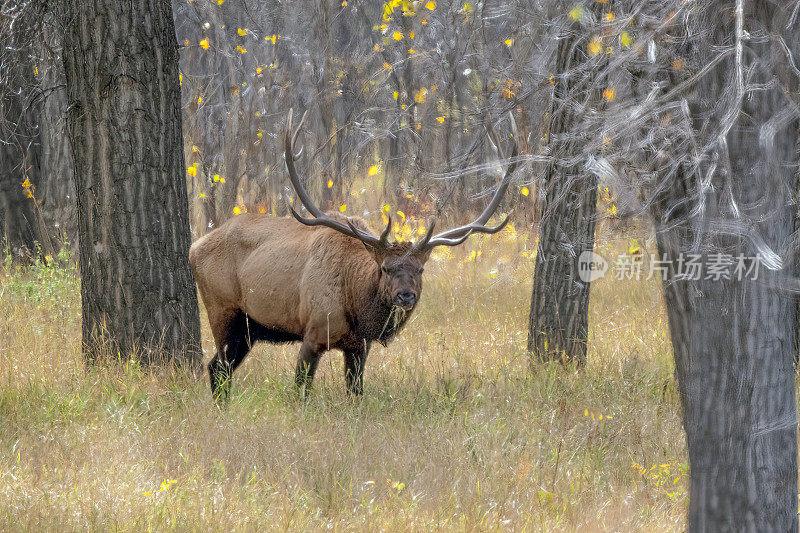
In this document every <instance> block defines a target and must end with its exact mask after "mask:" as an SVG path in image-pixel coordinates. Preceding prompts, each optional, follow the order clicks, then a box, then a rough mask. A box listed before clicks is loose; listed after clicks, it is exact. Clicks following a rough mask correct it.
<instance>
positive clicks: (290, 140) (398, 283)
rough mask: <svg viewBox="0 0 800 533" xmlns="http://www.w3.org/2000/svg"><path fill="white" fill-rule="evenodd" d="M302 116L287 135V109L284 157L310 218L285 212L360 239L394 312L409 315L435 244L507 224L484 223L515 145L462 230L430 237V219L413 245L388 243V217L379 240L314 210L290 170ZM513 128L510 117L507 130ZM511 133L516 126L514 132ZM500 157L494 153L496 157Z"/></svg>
mask: <svg viewBox="0 0 800 533" xmlns="http://www.w3.org/2000/svg"><path fill="white" fill-rule="evenodd" d="M306 115H307V112H306V114H304V115H303V118H302V119H301V120H300V124H299V125H298V126H297V129H296V130H295V131H294V133H293V132H292V110H290V111H289V117H288V119H287V121H286V131H285V136H284V157H285V159H286V169H287V171H288V172H289V180H290V181H291V182H292V187H293V188H294V190H295V192H296V193H297V197H298V198H299V199H300V202H301V203H302V204H303V206H305V208H306V210H307V211H308V212H309V213H310V214H311V215H312V218H305V217H303V216H301V215H300V214H298V213H297V211H295V210H294V208H293V207H292V206H291V205H290V206H289V209H290V210H291V212H292V215H293V216H294V218H296V219H297V220H298V221H299V222H301V223H302V224H305V225H307V226H326V227H328V228H331V229H334V230H336V231H338V232H340V233H343V234H345V235H347V236H349V237H352V238H354V239H358V240H359V241H361V242H362V243H363V244H364V246H365V247H366V249H367V251H369V253H370V254H371V255H372V257H373V259H374V260H375V262H376V263H377V265H378V267H379V273H378V294H379V297H380V298H381V300H383V301H384V302H385V303H386V304H388V305H391V306H393V307H395V308H399V309H402V310H403V311H406V312H409V311H411V310H413V309H414V307H415V306H416V304H417V302H418V301H419V298H420V295H421V293H422V272H423V270H424V265H425V262H426V261H427V260H428V258H430V255H431V252H432V251H433V249H434V248H435V247H437V246H457V245H459V244H461V243H463V242H464V241H466V240H467V238H468V237H469V236H470V235H472V234H475V233H489V234H493V233H497V232H498V231H501V230H502V229H503V228H504V227H505V226H506V224H507V223H508V220H509V217H508V216H507V217H506V218H505V219H504V220H503V221H502V222H501V223H500V224H499V225H497V226H493V227H492V226H486V223H487V222H488V221H489V219H490V218H491V217H492V215H494V213H495V211H497V208H498V206H499V205H500V201H501V200H502V198H503V195H504V194H505V192H506V190H507V189H508V185H509V184H510V183H511V175H512V174H513V173H514V170H515V169H516V166H517V162H516V160H515V159H516V156H517V145H516V142H515V143H514V145H513V148H512V152H511V162H510V164H509V166H508V168H507V169H506V172H505V175H504V176H503V180H502V182H501V183H500V186H499V187H498V188H497V190H496V191H495V193H494V195H493V196H492V199H491V201H490V202H489V205H487V206H486V209H484V210H483V212H482V213H481V214H480V216H479V217H478V218H476V219H475V220H474V221H473V222H470V223H469V224H466V225H464V226H459V227H457V228H453V229H451V230H448V231H444V232H442V233H438V234H436V235H434V234H433V230H434V227H435V220H434V221H431V223H430V224H429V226H428V231H427V232H426V234H425V236H424V237H423V238H422V239H421V240H420V241H418V242H416V243H411V242H394V243H390V242H389V240H388V239H389V233H390V231H391V227H392V218H391V216H390V217H388V222H387V224H386V228H384V230H383V232H382V233H381V236H380V237H374V236H373V235H370V234H369V233H367V232H365V231H363V230H362V229H360V228H358V227H356V225H355V224H354V223H353V221H352V220H350V219H349V218H344V217H339V216H338V214H337V215H328V214H326V213H324V212H323V211H322V210H321V209H320V208H319V207H317V206H316V205H315V204H314V202H313V201H312V200H311V197H310V195H309V194H308V191H307V190H306V188H305V186H304V185H303V183H302V181H301V180H300V178H299V177H298V175H297V169H296V168H295V165H294V163H295V161H296V160H297V159H298V158H299V157H300V153H301V152H302V149H301V150H300V152H297V153H295V150H294V145H295V142H296V141H297V137H298V135H299V133H300V129H301V128H302V126H303V122H305V119H306ZM513 126H515V124H514V123H513V118H512V127H513ZM513 129H514V130H516V128H515V127H514V128H513ZM489 138H490V141H491V142H492V144H493V145H494V146H495V147H497V143H496V142H494V140H492V134H491V131H489ZM498 155H499V154H498Z"/></svg>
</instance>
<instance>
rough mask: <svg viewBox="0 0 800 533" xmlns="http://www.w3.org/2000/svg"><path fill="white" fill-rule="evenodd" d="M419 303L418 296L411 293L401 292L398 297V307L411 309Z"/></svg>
mask: <svg viewBox="0 0 800 533" xmlns="http://www.w3.org/2000/svg"><path fill="white" fill-rule="evenodd" d="M415 303H417V295H416V294H414V293H413V292H411V291H405V292H401V293H400V294H398V295H397V305H400V306H403V307H410V306H412V305H414V304H415Z"/></svg>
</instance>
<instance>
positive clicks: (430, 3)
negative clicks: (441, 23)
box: [425, 0, 436, 11]
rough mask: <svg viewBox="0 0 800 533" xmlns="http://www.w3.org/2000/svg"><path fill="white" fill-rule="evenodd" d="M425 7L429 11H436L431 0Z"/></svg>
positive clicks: (434, 4) (434, 3)
mask: <svg viewBox="0 0 800 533" xmlns="http://www.w3.org/2000/svg"><path fill="white" fill-rule="evenodd" d="M425 7H426V8H428V9H429V10H431V11H433V10H434V9H436V1H435V0H431V1H430V2H428V3H427V4H425Z"/></svg>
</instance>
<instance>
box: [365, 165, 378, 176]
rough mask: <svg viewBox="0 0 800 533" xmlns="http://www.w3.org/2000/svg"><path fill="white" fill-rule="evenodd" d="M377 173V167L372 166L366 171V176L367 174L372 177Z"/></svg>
mask: <svg viewBox="0 0 800 533" xmlns="http://www.w3.org/2000/svg"><path fill="white" fill-rule="evenodd" d="M377 173H378V165H372V166H371V167H369V170H368V171H367V174H369V175H370V176H374V175H375V174H377Z"/></svg>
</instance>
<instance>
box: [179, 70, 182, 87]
mask: <svg viewBox="0 0 800 533" xmlns="http://www.w3.org/2000/svg"><path fill="white" fill-rule="evenodd" d="M178 85H183V74H181V73H180V72H178Z"/></svg>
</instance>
